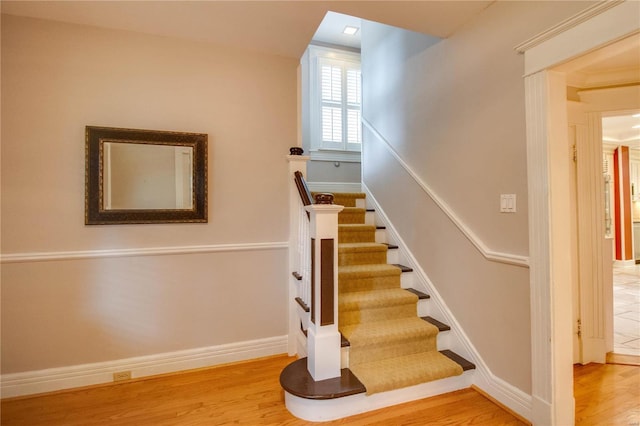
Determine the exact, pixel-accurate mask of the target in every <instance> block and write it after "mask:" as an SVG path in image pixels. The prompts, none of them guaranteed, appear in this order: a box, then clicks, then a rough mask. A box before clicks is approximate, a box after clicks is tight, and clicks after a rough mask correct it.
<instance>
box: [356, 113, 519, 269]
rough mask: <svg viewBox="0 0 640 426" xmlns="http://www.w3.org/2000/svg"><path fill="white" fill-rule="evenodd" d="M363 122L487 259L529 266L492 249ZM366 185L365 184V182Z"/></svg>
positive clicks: (363, 119)
mask: <svg viewBox="0 0 640 426" xmlns="http://www.w3.org/2000/svg"><path fill="white" fill-rule="evenodd" d="M362 124H364V125H365V126H366V127H367V128H368V129H369V130H370V131H371V133H373V134H374V135H375V136H376V138H377V139H379V140H380V141H382V142H384V146H385V147H386V148H387V150H388V151H389V152H390V153H391V155H393V157H394V158H395V159H396V161H398V163H399V164H400V165H401V166H402V168H403V169H404V170H405V171H406V172H407V173H408V174H409V176H411V178H412V179H413V180H414V181H415V182H416V183H417V184H418V185H419V186H420V188H422V190H423V191H424V192H425V193H426V194H427V195H428V196H429V198H431V199H432V200H433V202H434V203H436V205H437V206H438V208H440V210H442V212H443V213H445V214H446V215H447V217H448V218H449V220H451V222H453V224H454V225H455V226H456V227H457V228H458V229H459V230H460V232H462V234H463V235H464V236H465V237H466V238H467V240H469V242H471V244H473V246H474V247H475V248H476V249H477V250H478V251H479V252H480V253H481V254H482V256H484V257H485V259H487V260H489V261H492V262H499V263H506V264H509V265H514V266H521V267H525V268H528V267H529V257H528V256H522V255H519V254H513V253H503V252H498V251H494V250H491V249H490V248H489V247H487V245H486V244H485V243H484V242H483V241H482V240H481V239H480V237H478V236H477V235H476V234H475V233H474V232H473V231H472V230H471V229H470V228H469V227H468V226H467V225H466V224H465V223H464V222H463V221H462V219H460V218H459V217H458V215H456V213H455V212H454V211H453V209H452V208H451V207H449V205H448V204H447V203H446V202H445V201H444V200H443V199H442V198H440V197H439V196H438V195H437V194H436V193H435V192H434V191H433V190H432V189H431V188H430V187H429V185H427V184H426V183H425V182H424V181H423V180H422V179H421V178H420V177H419V176H418V175H417V174H416V173H415V172H414V171H413V170H412V169H411V167H409V165H408V164H407V163H406V162H405V161H404V160H403V159H402V158H401V157H400V155H399V154H398V153H397V152H396V150H395V149H394V148H393V147H392V146H391V144H390V143H389V141H387V140H386V139H385V138H384V136H382V135H381V134H380V132H378V131H377V130H376V128H375V127H374V126H373V125H372V124H371V123H369V121H367V120H366V119H365V118H364V117H363V118H362ZM363 185H364V184H363Z"/></svg>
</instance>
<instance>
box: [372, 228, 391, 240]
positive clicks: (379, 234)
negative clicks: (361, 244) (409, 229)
mask: <svg viewBox="0 0 640 426" xmlns="http://www.w3.org/2000/svg"><path fill="white" fill-rule="evenodd" d="M375 242H376V243H388V242H389V241H387V231H386V230H385V229H376V232H375Z"/></svg>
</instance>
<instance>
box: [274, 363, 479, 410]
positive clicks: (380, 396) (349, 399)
mask: <svg viewBox="0 0 640 426" xmlns="http://www.w3.org/2000/svg"><path fill="white" fill-rule="evenodd" d="M472 377H473V370H470V371H465V372H464V373H462V375H460V376H454V377H448V378H446V379H442V380H436V381H433V382H427V383H421V384H419V385H415V386H410V387H407V388H402V389H396V390H392V391H388V392H381V393H376V394H373V395H369V396H367V395H366V394H357V395H351V396H346V397H343V398H334V399H322V400H318V399H306V398H300V397H298V396H295V395H292V394H290V393H289V392H286V391H285V392H284V402H285V405H286V406H287V409H288V410H289V412H291V414H293V415H294V416H296V417H298V418H300V419H303V420H307V421H311V422H323V421H330V420H337V419H341V418H344V417H349V416H354V415H356V414H361V413H366V412H368V411H373V410H378V409H380V408H385V407H390V406H392V405H397V404H402V403H405V402H410V401H415V400H418V399H423V398H428V397H431V396H435V395H440V394H443V393H447V392H453V391H456V390H460V389H466V388H468V387H469V386H471V383H472V380H471V378H472Z"/></svg>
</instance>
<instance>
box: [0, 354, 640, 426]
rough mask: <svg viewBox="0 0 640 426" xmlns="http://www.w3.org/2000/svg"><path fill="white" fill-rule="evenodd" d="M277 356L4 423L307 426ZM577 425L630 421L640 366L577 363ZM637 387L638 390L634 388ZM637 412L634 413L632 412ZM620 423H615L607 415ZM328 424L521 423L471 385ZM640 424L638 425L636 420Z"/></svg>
mask: <svg viewBox="0 0 640 426" xmlns="http://www.w3.org/2000/svg"><path fill="white" fill-rule="evenodd" d="M293 360H294V359H293V358H289V357H286V356H277V357H271V358H265V359H261V360H255V361H250V362H246V363H240V364H233V365H227V366H221V367H216V368H209V369H202V370H197V371H192V372H186V373H181V374H173V375H167V376H163V377H155V378H149V379H140V380H133V381H130V382H125V383H122V384H110V385H105V386H97V387H89V388H85V389H76V390H71V391H65V392H58V393H53V394H47V395H42V396H36V397H25V398H15V399H8V400H3V401H2V404H1V409H2V411H1V414H0V416H1V419H2V421H1V424H2V425H3V426H14V425H24V426H40V425H47V426H56V425H65V426H74V425H83V426H87V425H98V426H100V425H119V426H120V425H123V426H127V425H136V426H145V425H153V426H156V425H160V426H162V425H181V426H182V425H231V424H240V425H289V426H297V425H308V424H310V423H309V422H305V421H302V420H299V419H297V418H295V417H293V416H292V415H291V414H289V412H288V411H287V409H286V408H285V406H284V402H283V393H282V389H281V388H280V384H279V381H278V377H279V374H280V371H281V370H282V369H283V368H284V367H285V366H286V365H287V364H289V363H290V362H292V361H293ZM575 371H576V405H577V414H576V418H579V419H580V421H579V422H578V423H577V424H580V425H591V424H593V425H595V424H599V425H604V424H620V425H630V424H634V423H630V422H629V421H628V419H631V421H633V419H634V418H633V417H632V416H633V415H634V412H635V413H638V404H639V403H638V401H639V400H640V399H638V389H639V388H640V387H639V386H638V384H639V383H640V382H639V380H640V375H639V374H640V373H639V372H640V368H639V367H634V366H627V365H615V366H610V365H606V366H602V365H587V366H583V367H576V370H575ZM634 386H635V388H634ZM634 410H635V411H634ZM611 419H616V421H618V420H619V421H623V422H622V423H611V422H609V420H611ZM324 424H328V425H344V424H349V425H355V426H358V425H362V426H364V425H407V426H409V425H426V424H428V425H436V426H437V425H470V424H474V425H524V424H525V423H523V422H522V421H520V420H518V419H517V418H516V417H514V416H513V415H511V414H510V413H508V412H507V411H505V410H503V409H502V408H500V407H499V406H498V405H496V404H494V403H493V402H491V401H490V400H488V399H487V398H485V397H484V396H482V395H481V394H480V393H478V392H476V391H475V390H473V389H465V390H461V391H457V392H452V393H449V394H445V395H441V396H437V397H434V398H428V399H424V400H420V401H415V402H410V403H406V404H402V405H398V406H395V407H391V408H386V409H382V410H377V411H373V412H370V413H365V414H361V415H358V416H353V417H349V418H347V419H342V420H338V421H335V422H328V423H323V425H324ZM636 424H637V423H636Z"/></svg>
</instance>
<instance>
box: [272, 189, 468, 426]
mask: <svg viewBox="0 0 640 426" xmlns="http://www.w3.org/2000/svg"><path fill="white" fill-rule="evenodd" d="M334 204H337V205H342V206H344V209H343V210H342V211H341V212H340V213H339V214H338V329H339V331H340V333H341V335H342V349H341V350H342V354H341V359H342V363H341V364H342V370H341V376H340V377H336V378H333V379H327V380H321V381H314V380H313V378H312V377H311V375H310V374H309V372H308V371H307V362H306V358H301V359H299V360H298V361H295V362H294V363H292V364H291V365H289V366H288V367H286V368H285V370H283V372H282V374H281V377H280V382H281V385H282V387H283V389H284V390H285V401H286V404H287V408H288V409H289V410H290V411H291V412H292V413H293V414H294V415H296V416H297V417H300V418H303V419H306V420H311V421H322V420H332V419H336V418H341V417H345V416H349V415H353V414H357V413H360V412H365V411H370V410H373V409H378V408H382V407H385V406H389V405H394V404H398V403H402V402H407V401H410V400H414V399H419V398H424V397H427V396H433V395H436V394H440V393H444V392H449V391H453V390H456V389H460V388H465V387H468V386H469V383H470V380H469V379H468V378H467V377H465V376H466V375H467V374H470V373H465V372H467V371H470V370H473V369H475V366H474V365H473V364H472V363H471V362H469V361H467V360H465V359H464V358H462V357H461V356H459V355H457V354H455V353H454V352H452V351H450V350H446V349H445V350H441V349H440V348H439V346H438V341H439V340H440V341H442V339H441V336H442V335H443V334H446V333H447V332H448V331H449V330H450V327H449V326H448V325H446V324H444V323H442V322H440V321H438V320H437V319H435V318H432V317H431V316H429V315H425V313H426V312H428V311H429V309H428V303H429V298H430V296H429V295H428V294H425V293H423V292H421V291H420V290H417V289H414V288H411V284H412V283H411V281H412V280H411V278H412V274H413V271H412V269H411V268H409V267H406V266H403V265H401V264H399V260H400V259H398V257H399V256H398V247H397V246H395V245H393V244H389V243H388V242H387V236H386V232H385V229H384V227H379V226H376V225H375V212H374V211H372V210H367V209H366V206H365V194H363V193H355V194H347V193H341V194H334ZM297 302H298V304H301V301H300V300H297ZM301 306H302V308H303V309H304V310H308V308H307V307H306V306H304V303H302V304H301ZM301 332H302V333H304V334H305V335H306V327H305V321H304V320H302V321H301Z"/></svg>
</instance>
